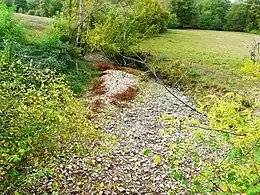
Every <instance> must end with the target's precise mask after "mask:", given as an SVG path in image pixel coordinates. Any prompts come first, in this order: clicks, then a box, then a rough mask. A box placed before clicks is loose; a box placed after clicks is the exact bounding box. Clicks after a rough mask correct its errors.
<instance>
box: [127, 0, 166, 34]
mask: <svg viewBox="0 0 260 195" xmlns="http://www.w3.org/2000/svg"><path fill="white" fill-rule="evenodd" d="M131 9H132V11H133V13H132V14H133V18H134V20H135V21H136V26H137V28H138V31H139V32H140V33H142V34H145V35H146V34H150V35H153V34H157V33H162V32H165V31H166V30H167V24H168V19H169V13H168V12H167V11H166V10H165V9H164V8H162V7H161V6H160V4H159V2H158V1H155V0H142V1H138V0H136V1H135V3H134V4H133V6H132V8H131Z"/></svg>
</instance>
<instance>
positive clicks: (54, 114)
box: [0, 61, 98, 188]
mask: <svg viewBox="0 0 260 195" xmlns="http://www.w3.org/2000/svg"><path fill="white" fill-rule="evenodd" d="M0 83H1V85H0V128H1V134H0V143H1V144H0V165H1V166H0V167H1V168H0V173H1V176H2V177H4V178H5V180H1V181H0V186H1V188H3V186H8V185H9V184H11V183H14V182H15V180H16V179H17V177H18V176H19V177H20V176H21V174H23V173H24V171H23V170H25V168H26V167H27V166H29V164H30V163H34V161H39V160H42V161H43V162H45V165H46V164H47V163H46V161H44V158H48V155H50V154H53V153H59V152H60V153H62V151H65V150H67V151H75V152H77V153H83V152H86V151H87V149H86V147H87V145H88V143H90V142H93V140H94V139H95V138H97V137H96V135H97V136H98V133H97V132H96V131H95V130H94V128H93V127H92V126H91V125H90V124H89V121H88V119H87V117H86V116H87V115H88V114H89V110H88V109H86V108H85V106H84V105H83V104H82V103H80V102H79V101H78V100H77V99H76V98H74V97H73V93H72V92H71V91H70V90H69V89H68V86H67V84H66V82H65V80H64V78H62V77H60V76H58V75H57V74H56V73H55V72H53V71H51V70H49V69H37V68H35V67H32V66H31V65H27V64H22V63H21V61H17V62H14V63H11V64H9V63H4V62H2V63H1V64H0ZM79 138H80V140H79ZM71 140H77V142H73V143H72V142H71ZM50 156H52V155H50ZM45 160H46V159H45Z"/></svg>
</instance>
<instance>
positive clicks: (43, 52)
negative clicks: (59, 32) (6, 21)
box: [14, 13, 100, 96]
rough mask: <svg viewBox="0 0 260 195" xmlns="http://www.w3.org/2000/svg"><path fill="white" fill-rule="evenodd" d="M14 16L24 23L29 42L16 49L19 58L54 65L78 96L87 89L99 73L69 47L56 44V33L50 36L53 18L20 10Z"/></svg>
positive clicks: (52, 66)
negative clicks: (21, 12)
mask: <svg viewBox="0 0 260 195" xmlns="http://www.w3.org/2000/svg"><path fill="white" fill-rule="evenodd" d="M14 17H15V18H17V19H18V20H20V22H22V23H23V24H24V25H25V28H26V33H27V37H28V44H24V45H22V46H21V47H22V48H20V49H19V53H20V55H21V58H23V59H24V60H25V61H27V63H29V62H30V60H31V59H33V61H34V63H36V64H37V63H41V64H46V65H47V66H49V67H50V68H55V69H56V71H57V72H59V73H61V74H63V75H64V76H65V78H66V80H67V82H68V84H69V86H70V88H71V89H72V91H73V92H74V93H75V94H76V95H78V96H80V95H82V94H84V93H85V92H86V91H88V89H89V87H90V85H91V83H92V82H93V80H95V79H96V77H98V76H99V75H100V72H98V71H97V70H96V69H95V67H94V66H93V64H91V63H88V62H87V61H86V60H83V59H81V58H80V57H79V56H78V55H77V54H74V52H72V49H69V48H67V49H66V47H62V48H60V47H59V46H57V41H58V42H59V40H58V38H57V37H55V36H54V37H52V36H53V34H52V32H53V31H54V30H53V26H51V25H50V24H51V23H52V22H53V19H50V18H45V17H39V16H31V15H26V14H19V13H15V14H14ZM58 45H59V44H58ZM74 49H75V48H74ZM61 51H62V52H61ZM71 52H72V53H71ZM24 56H27V57H24Z"/></svg>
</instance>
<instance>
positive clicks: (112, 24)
mask: <svg viewBox="0 0 260 195" xmlns="http://www.w3.org/2000/svg"><path fill="white" fill-rule="evenodd" d="M138 35H139V31H138V29H137V28H136V26H135V22H134V21H133V20H132V18H131V17H130V16H129V13H128V12H126V11H125V10H122V9H120V8H117V9H115V10H113V11H112V12H111V13H110V14H109V16H108V17H107V19H106V20H105V22H104V23H103V24H98V25H96V26H95V28H94V29H93V30H92V31H91V32H90V33H89V36H88V37H87V41H86V42H87V43H88V44H89V46H90V48H91V50H92V51H94V50H98V51H104V52H105V53H106V54H107V55H108V56H110V57H111V58H114V57H116V56H118V55H125V54H129V53H132V51H133V50H134V49H135V48H134V47H135V46H137V45H138V43H139V41H140V40H139V39H138Z"/></svg>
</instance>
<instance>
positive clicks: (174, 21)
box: [168, 13, 179, 28]
mask: <svg viewBox="0 0 260 195" xmlns="http://www.w3.org/2000/svg"><path fill="white" fill-rule="evenodd" d="M178 26H179V22H178V18H177V15H176V14H175V13H172V14H170V16H169V22H168V28H177V27H178Z"/></svg>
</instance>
